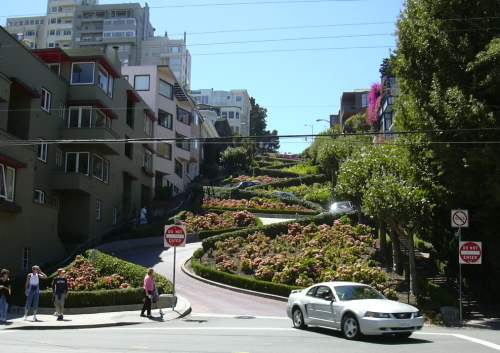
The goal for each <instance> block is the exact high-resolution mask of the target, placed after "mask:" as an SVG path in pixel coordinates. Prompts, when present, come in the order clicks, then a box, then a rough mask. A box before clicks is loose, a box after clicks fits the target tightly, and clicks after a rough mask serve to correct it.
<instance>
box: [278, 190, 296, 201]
mask: <svg viewBox="0 0 500 353" xmlns="http://www.w3.org/2000/svg"><path fill="white" fill-rule="evenodd" d="M273 195H274V196H276V197H279V198H282V199H285V200H294V201H295V200H300V198H298V197H297V196H295V194H293V193H291V192H286V191H275V192H273Z"/></svg>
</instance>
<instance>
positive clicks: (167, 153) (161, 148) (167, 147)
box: [156, 143, 172, 160]
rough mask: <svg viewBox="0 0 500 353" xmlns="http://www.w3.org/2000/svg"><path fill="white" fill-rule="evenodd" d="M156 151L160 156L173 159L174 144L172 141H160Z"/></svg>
mask: <svg viewBox="0 0 500 353" xmlns="http://www.w3.org/2000/svg"><path fill="white" fill-rule="evenodd" d="M156 152H157V153H158V155H159V156H161V157H163V158H166V159H168V160H172V144H170V143H160V144H158V146H157V150H156Z"/></svg>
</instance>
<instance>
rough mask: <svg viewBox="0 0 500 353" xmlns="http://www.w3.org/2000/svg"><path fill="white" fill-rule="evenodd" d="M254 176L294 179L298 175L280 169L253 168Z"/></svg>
mask: <svg viewBox="0 0 500 353" xmlns="http://www.w3.org/2000/svg"><path fill="white" fill-rule="evenodd" d="M253 172H254V174H255V175H267V176H270V177H275V178H296V177H298V176H299V175H298V174H297V173H294V172H289V171H286V170H281V169H268V168H254V170H253Z"/></svg>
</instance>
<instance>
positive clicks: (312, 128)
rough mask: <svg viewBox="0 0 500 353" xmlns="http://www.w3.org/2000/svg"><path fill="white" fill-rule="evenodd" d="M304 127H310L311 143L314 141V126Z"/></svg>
mask: <svg viewBox="0 0 500 353" xmlns="http://www.w3.org/2000/svg"><path fill="white" fill-rule="evenodd" d="M304 126H310V127H311V139H312V140H311V141H314V125H313V124H304ZM306 141H307V137H306ZM311 143H312V142H311Z"/></svg>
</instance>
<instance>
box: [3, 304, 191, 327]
mask: <svg viewBox="0 0 500 353" xmlns="http://www.w3.org/2000/svg"><path fill="white" fill-rule="evenodd" d="M190 312H191V303H189V301H187V300H186V299H185V298H183V297H179V296H177V305H176V306H175V308H174V309H173V310H172V309H171V308H166V309H163V314H164V316H163V318H161V317H160V314H159V311H158V309H154V310H153V312H152V314H153V317H152V318H147V317H140V316H139V314H140V312H139V311H122V312H110V313H100V314H81V315H64V321H57V320H56V317H55V316H53V315H37V319H38V321H37V322H33V321H31V320H32V318H33V317H32V316H30V317H28V321H24V319H23V318H22V317H17V318H12V319H10V320H9V322H8V324H7V325H0V331H1V330H62V329H83V328H98V327H112V326H125V325H135V324H143V323H148V322H165V321H171V320H175V319H178V318H181V317H183V316H186V315H188V314H189V313H190Z"/></svg>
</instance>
